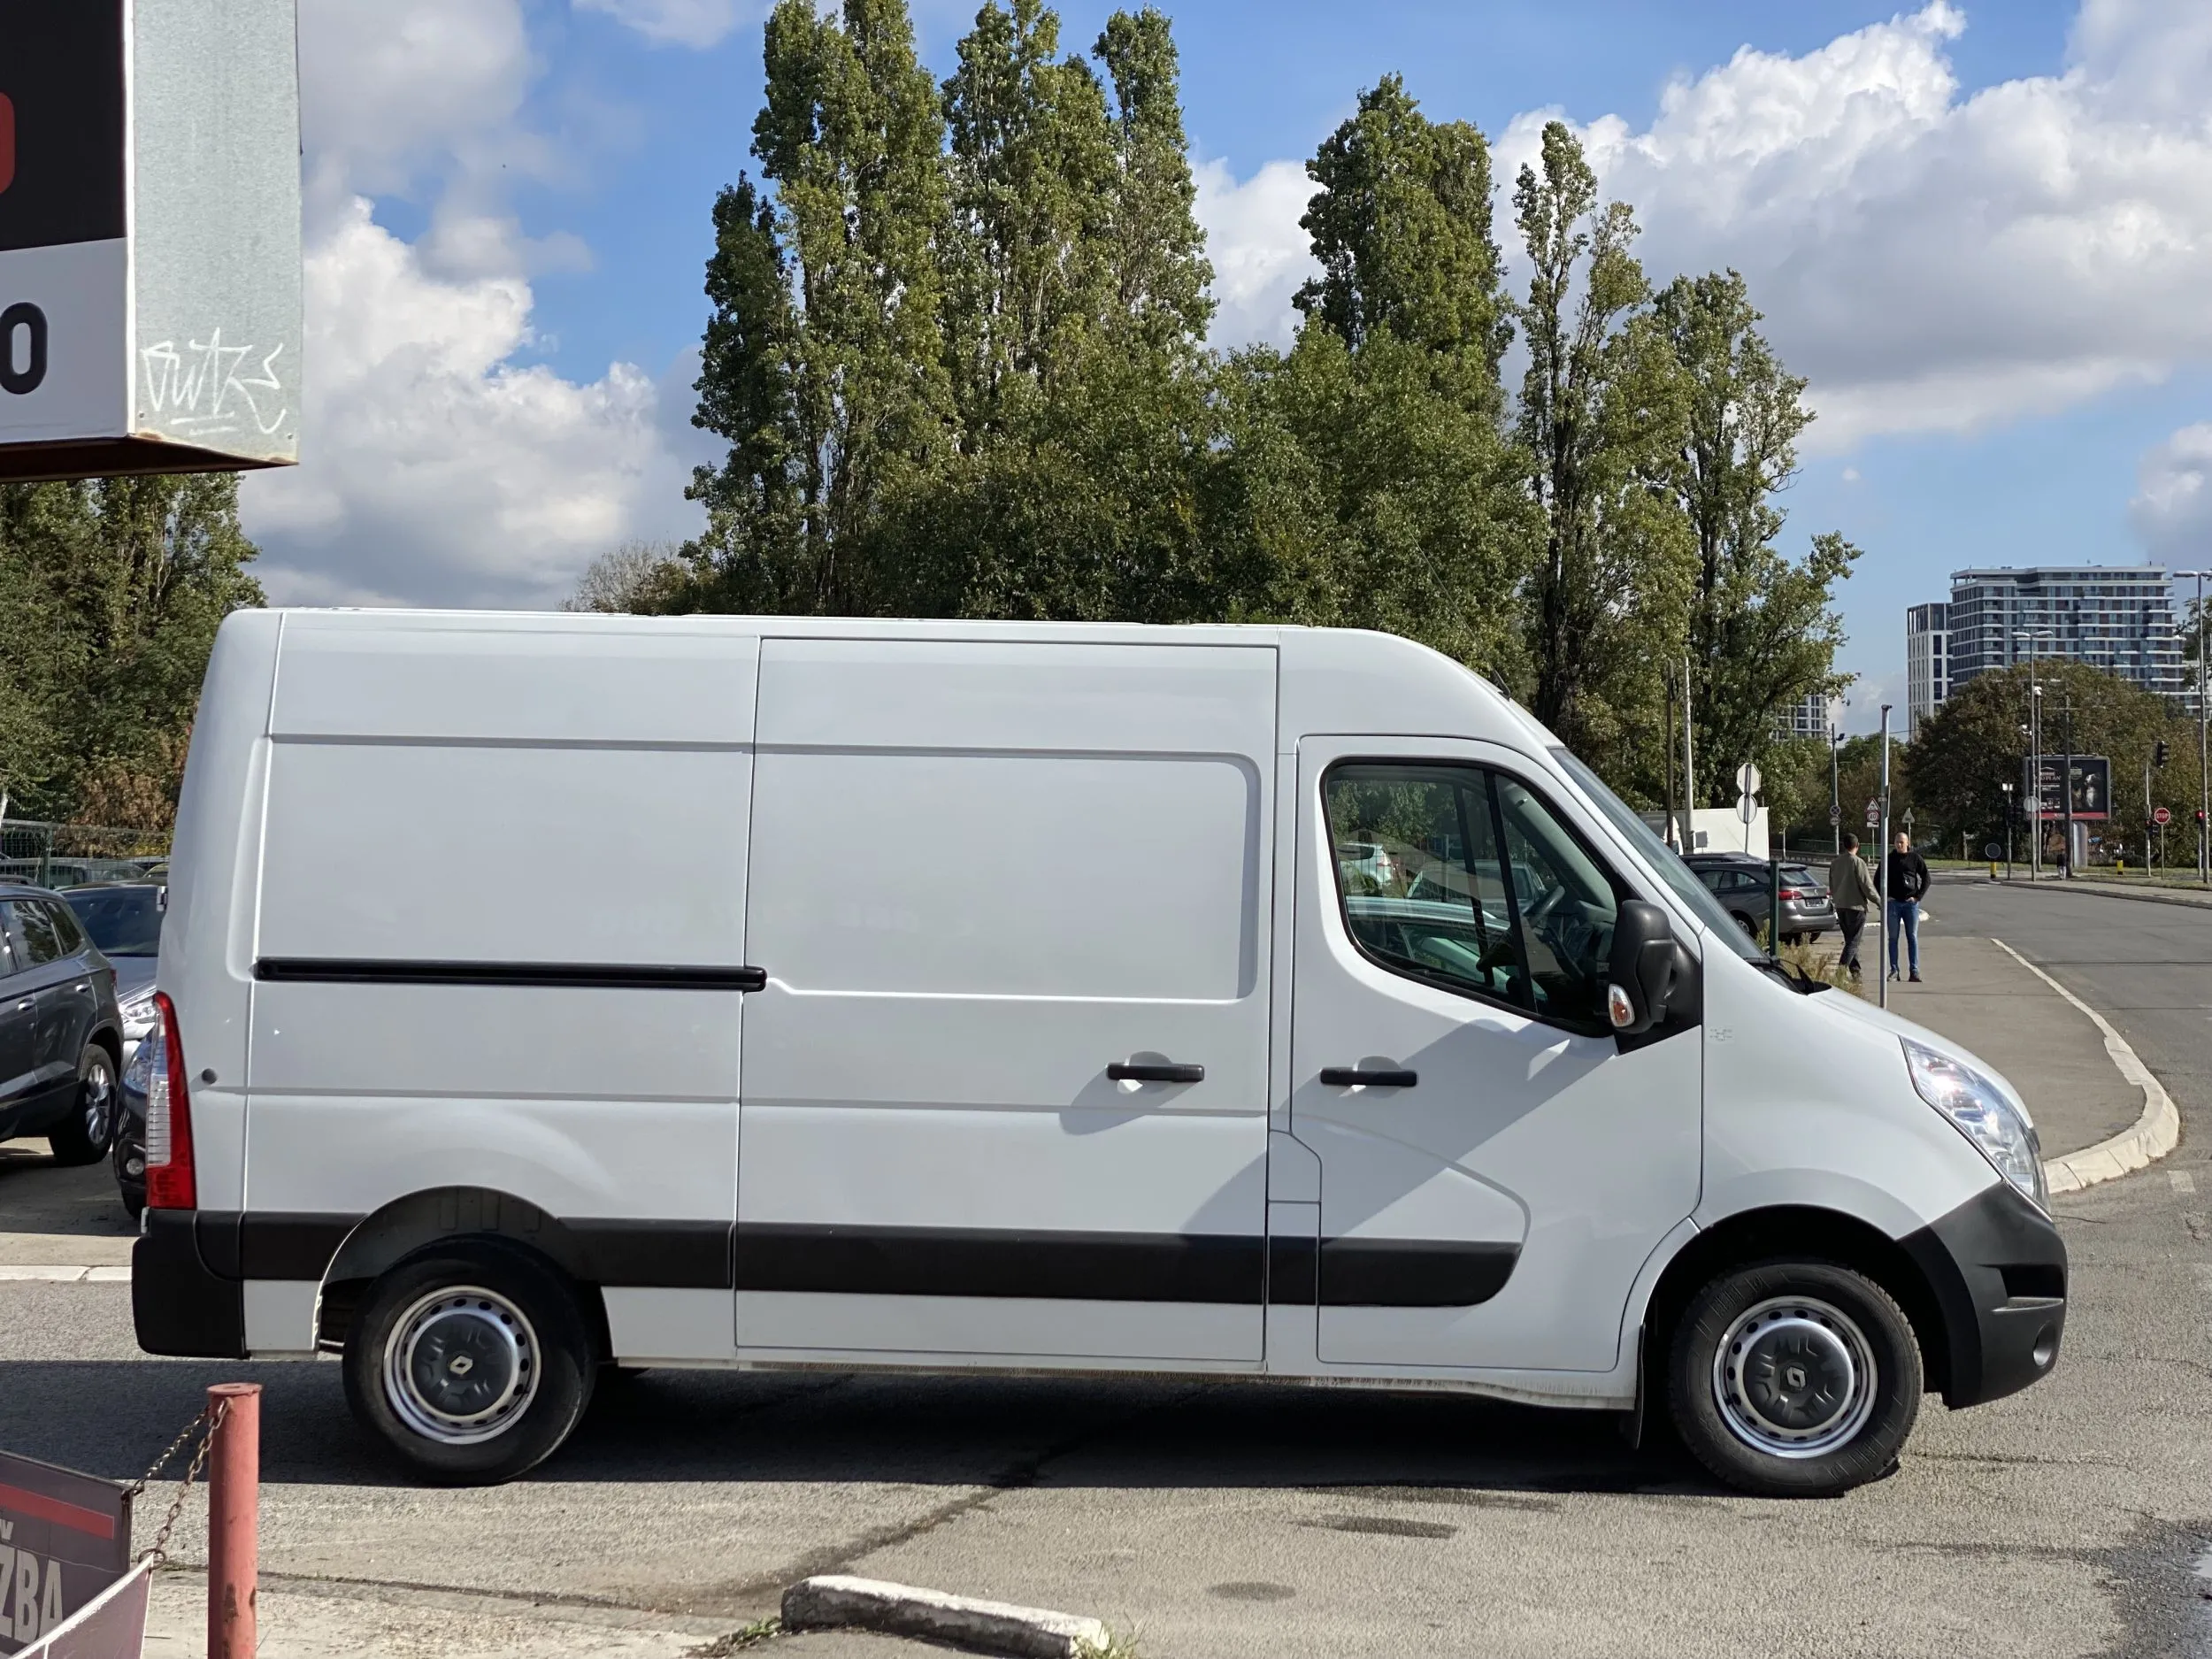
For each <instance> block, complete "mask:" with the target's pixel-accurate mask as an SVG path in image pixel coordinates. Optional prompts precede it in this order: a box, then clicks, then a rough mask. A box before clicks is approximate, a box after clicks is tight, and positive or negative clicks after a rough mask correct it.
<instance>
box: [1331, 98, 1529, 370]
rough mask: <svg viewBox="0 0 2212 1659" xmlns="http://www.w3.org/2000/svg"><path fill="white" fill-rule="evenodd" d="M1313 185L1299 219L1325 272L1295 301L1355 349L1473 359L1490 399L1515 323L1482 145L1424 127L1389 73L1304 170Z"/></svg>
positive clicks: (1472, 133)
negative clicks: (1372, 346)
mask: <svg viewBox="0 0 2212 1659" xmlns="http://www.w3.org/2000/svg"><path fill="white" fill-rule="evenodd" d="M1306 176H1307V177H1308V178H1310V179H1311V180H1313V181H1314V183H1315V184H1317V185H1318V186H1319V187H1320V188H1319V190H1318V191H1317V193H1316V195H1315V196H1314V197H1313V199H1312V201H1311V202H1310V204H1308V206H1307V209H1306V212H1305V216H1304V218H1302V219H1300V220H1299V221H1298V222H1299V224H1300V226H1301V227H1302V228H1303V229H1304V230H1305V231H1306V233H1307V234H1308V235H1309V236H1310V237H1311V239H1312V243H1313V255H1314V257H1315V258H1316V259H1317V260H1318V261H1319V262H1320V265H1321V272H1322V274H1321V275H1320V276H1318V277H1317V278H1315V279H1314V280H1311V281H1309V282H1307V283H1306V284H1305V285H1304V286H1303V287H1302V288H1300V289H1299V290H1298V293H1297V296H1296V298H1295V300H1294V303H1295V304H1296V305H1297V307H1298V309H1299V311H1301V312H1302V313H1303V314H1304V315H1305V316H1306V318H1307V319H1309V320H1310V321H1312V320H1317V321H1319V322H1321V323H1323V324H1325V326H1328V327H1329V328H1331V329H1332V330H1333V331H1334V332H1335V333H1336V334H1338V335H1339V336H1340V337H1341V338H1342V339H1343V341H1344V342H1345V343H1346V344H1348V345H1349V346H1351V347H1352V348H1354V349H1358V348H1360V347H1362V346H1363V345H1364V344H1365V343H1366V342H1367V341H1368V340H1369V339H1370V338H1371V336H1373V335H1375V334H1379V333H1381V332H1383V331H1385V330H1387V331H1388V332H1389V333H1391V334H1394V335H1396V336H1397V338H1399V339H1400V340H1402V341H1404V342H1407V343H1409V344H1411V345H1416V346H1418V347H1421V348H1422V349H1425V350H1427V351H1431V352H1434V353H1436V354H1438V356H1439V357H1440V358H1441V359H1443V360H1444V361H1445V362H1446V363H1448V364H1453V365H1456V364H1457V362H1458V360H1459V359H1460V358H1461V357H1468V358H1471V359H1472V364H1471V366H1472V368H1473V371H1474V372H1473V373H1472V374H1471V376H1469V377H1468V378H1469V381H1470V383H1471V385H1472V386H1479V387H1480V388H1483V390H1485V391H1493V390H1494V388H1495V386H1496V383H1497V373H1498V362H1499V359H1500V357H1502V356H1503V355H1504V351H1505V347H1506V342H1507V341H1508V339H1509V337H1510V335H1511V332H1512V324H1511V322H1510V320H1509V318H1508V316H1507V314H1506V313H1507V309H1508V308H1507V304H1506V303H1505V300H1504V297H1503V296H1502V291H1501V288H1500V281H1499V279H1500V261H1499V256H1498V245H1497V242H1495V241H1494V239H1493V237H1492V234H1491V212H1490V199H1491V181H1490V146H1489V144H1488V143H1487V142H1486V141H1485V140H1484V138H1483V135H1482V134H1481V133H1479V132H1478V131H1477V130H1476V129H1475V128H1474V127H1471V126H1469V125H1468V124H1467V123H1466V122H1464V121H1446V122H1436V121H1431V120H1430V119H1427V118H1426V117H1425V116H1424V115H1423V114H1422V113H1421V111H1420V106H1419V105H1418V104H1417V103H1415V101H1414V100H1413V99H1412V98H1411V97H1410V96H1408V95H1407V92H1406V89H1405V82H1404V81H1402V79H1400V78H1399V77H1398V76H1396V75H1386V76H1385V77H1383V79H1382V81H1380V82H1379V83H1378V84H1377V85H1376V86H1374V87H1373V88H1370V89H1369V90H1368V91H1365V92H1363V93H1362V94H1361V95H1360V99H1359V111H1358V112H1357V113H1356V115H1354V116H1353V117H1352V118H1351V119H1348V120H1347V121H1345V122H1344V123H1343V125H1341V126H1340V127H1338V128H1337V129H1336V131H1335V132H1334V133H1333V134H1330V135H1329V137H1328V138H1327V139H1326V140H1325V141H1324V142H1323V143H1322V145H1321V149H1320V151H1319V153H1318V154H1317V155H1316V156H1315V157H1314V158H1313V159H1312V160H1311V161H1309V162H1308V163H1307V164H1306Z"/></svg>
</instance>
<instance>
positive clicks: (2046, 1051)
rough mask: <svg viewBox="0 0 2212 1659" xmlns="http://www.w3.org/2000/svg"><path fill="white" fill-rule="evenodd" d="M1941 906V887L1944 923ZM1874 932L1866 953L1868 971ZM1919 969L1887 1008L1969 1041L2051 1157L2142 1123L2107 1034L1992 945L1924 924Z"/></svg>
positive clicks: (1933, 905)
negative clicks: (2015, 1099)
mask: <svg viewBox="0 0 2212 1659" xmlns="http://www.w3.org/2000/svg"><path fill="white" fill-rule="evenodd" d="M1942 902H1943V895H1942V892H1941V889H1940V888H1939V889H1938V890H1937V891H1935V892H1934V893H1932V894H1930V895H1929V897H1928V909H1929V910H1930V911H1931V912H1932V913H1933V914H1934V916H1935V917H1936V918H1937V920H1938V922H1939V921H1940V916H1941V911H1940V908H1939V907H1940V906H1941V904H1942ZM1871 931H1872V930H1869V933H1870V934H1871ZM1861 955H1862V957H1863V959H1864V960H1865V961H1866V964H1867V972H1869V973H1870V974H1871V973H1872V972H1873V971H1874V964H1873V961H1872V940H1871V938H1869V939H1868V941H1866V943H1865V944H1864V945H1863V946H1862V949H1861ZM1920 970H1921V972H1922V974H1923V975H1924V979H1923V982H1922V983H1921V984H1919V985H1914V984H1912V983H1910V982H1909V981H1900V982H1899V983H1897V984H1894V985H1892V986H1891V987H1889V1007H1890V1011H1891V1012H1892V1013H1893V1014H1896V1015H1898V1016H1900V1017H1901V1018H1905V1019H1909V1020H1911V1021H1913V1022H1914V1023H1915V1024H1916V1025H1925V1026H1926V1027H1927V1028H1928V1029H1929V1030H1930V1031H1932V1032H1935V1033H1938V1034H1939V1035H1941V1036H1945V1037H1948V1038H1949V1039H1950V1040H1951V1041H1954V1042H1956V1043H1962V1044H1963V1045H1964V1046H1965V1047H1966V1048H1970V1049H1971V1050H1972V1051H1973V1052H1974V1053H1975V1054H1977V1055H1978V1056H1981V1057H1982V1058H1983V1059H1985V1060H1986V1061H1988V1062H1989V1064H1991V1065H1993V1066H1994V1067H1996V1068H1997V1070H1998V1071H2001V1072H2002V1073H2003V1074H2004V1076H2005V1079H2006V1080H2007V1081H2008V1082H2009V1083H2011V1084H2012V1086H2013V1087H2015V1088H2016V1089H2018V1090H2019V1091H2020V1095H2021V1098H2022V1099H2023V1100H2024V1101H2026V1102H2027V1103H2028V1110H2029V1111H2031V1112H2032V1113H2033V1114H2034V1116H2035V1127H2036V1133H2038V1134H2039V1136H2041V1137H2042V1141H2043V1156H2045V1157H2047V1158H2050V1157H2062V1156H2065V1155H2066V1154H2068V1153H2070V1152H2078V1151H2080V1150H2081V1149H2082V1148H2085V1147H2091V1146H2094V1145H2096V1144H2097V1143H2098V1142H2099V1141H2103V1140H2106V1139H2108V1137H2110V1136H2113V1135H2116V1134H2118V1133H2120V1132H2121V1131H2122V1130H2124V1129H2126V1128H2127V1127H2128V1126H2129V1125H2131V1124H2133V1123H2134V1122H2135V1120H2136V1119H2137V1118H2139V1117H2140V1116H2141V1114H2142V1110H2143V1096H2142V1093H2141V1091H2140V1090H2139V1089H2137V1088H2136V1087H2134V1086H2133V1085H2132V1084H2131V1083H2130V1082H2128V1080H2127V1079H2124V1078H2123V1077H2122V1076H2121V1075H2120V1073H2119V1071H2118V1070H2117V1069H2116V1068H2115V1066H2114V1065H2113V1064H2112V1057H2111V1056H2109V1055H2108V1054H2107V1053H2106V1052H2105V1046H2104V1036H2103V1033H2101V1032H2099V1031H2098V1029H2097V1028H2096V1026H2095V1025H2093V1024H2091V1023H2090V1020H2089V1018H2088V1017H2087V1016H2086V1015H2085V1014H2083V1013H2082V1012H2081V1011H2080V1010H2078V1009H2077V1008H2075V1007H2074V1006H2073V1005H2072V1004H2071V1003H2070V1002H2067V1001H2066V999H2065V998H2063V997H2062V996H2060V995H2058V994H2057V993H2055V991H2053V990H2052V989H2051V987H2049V986H2047V985H2046V984H2044V983H2043V981H2042V980H2040V979H2038V978H2036V976H2035V975H2034V974H2032V973H2031V972H2028V970H2027V969H2025V968H2024V967H2022V966H2021V965H2020V964H2019V963H2017V962H2016V961H2015V960H2014V959H2013V958H2012V957H2011V956H2008V955H2007V954H2006V953H2005V952H2004V951H2003V950H2002V949H2000V948H1999V947H1998V946H1997V945H1996V944H1995V943H1993V941H1989V940H1986V939H1972V938H1966V937H1963V936H1961V935H1959V934H1955V933H1942V932H1939V931H1932V930H1931V929H1930V927H1929V926H1927V925H1926V924H1924V925H1923V926H1922V929H1921V934H1920ZM1869 988H1870V989H1871V987H1869Z"/></svg>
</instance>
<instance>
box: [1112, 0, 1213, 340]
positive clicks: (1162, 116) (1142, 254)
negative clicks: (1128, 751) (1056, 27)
mask: <svg viewBox="0 0 2212 1659" xmlns="http://www.w3.org/2000/svg"><path fill="white" fill-rule="evenodd" d="M1091 50H1092V54H1093V55H1094V57H1095V58H1097V59H1098V60H1099V62H1100V63H1101V64H1102V65H1103V66H1104V68H1105V71H1106V78H1107V80H1108V81H1109V82H1110V84H1111V86H1112V88H1113V93H1114V120H1113V149H1114V182H1113V186H1112V188H1111V189H1110V190H1109V191H1108V193H1107V196H1106V210H1107V219H1106V239H1107V244H1108V250H1109V251H1108V267H1109V270H1110V273H1111V277H1112V283H1111V304H1110V307H1109V309H1108V311H1107V315H1106V319H1105V320H1106V326H1107V328H1108V330H1109V331H1110V332H1112V333H1125V334H1129V335H1132V336H1133V337H1134V339H1135V340H1136V341H1138V342H1141V343H1143V344H1144V345H1146V346H1148V347H1149V348H1150V349H1152V350H1153V351H1155V352H1158V353H1162V354H1164V355H1166V356H1169V357H1173V358H1176V359H1179V361H1180V362H1181V364H1182V365H1185V366H1187V365H1189V364H1190V363H1191V362H1192V361H1194V359H1195V358H1196V357H1197V355H1198V353H1199V351H1200V350H1201V349H1202V342H1203V341H1204V339H1205V336H1206V328H1207V325H1208V324H1210V322H1211V321H1212V320H1213V314H1214V302H1213V298H1212V296H1210V294H1208V292H1207V291H1206V290H1207V288H1208V286H1209V285H1210V283H1211V282H1212V281H1213V266H1212V265H1209V264H1208V263H1207V261H1206V234H1205V232H1203V231H1202V230H1201V229H1200V228H1199V227H1198V216H1197V205H1198V186H1197V182H1196V180H1194V179H1193V178H1192V177H1191V170H1190V146H1189V142H1188V141H1187V139H1186V138H1185V136H1184V133H1183V92H1182V66H1181V60H1180V58H1179V55H1178V53H1177V51H1176V50H1175V36H1174V33H1173V30H1172V29H1171V27H1170V25H1169V23H1168V19H1167V17H1166V14H1165V13H1164V12H1159V11H1157V10H1156V9H1155V8H1153V7H1151V6H1146V7H1145V8H1144V9H1143V10H1142V11H1140V12H1115V13H1114V14H1113V16H1111V17H1110V18H1109V19H1107V20H1106V27H1105V28H1104V29H1103V30H1102V32H1101V33H1100V35H1099V37H1098V41H1097V42H1096V44H1095V45H1094V46H1093V47H1092V49H1091Z"/></svg>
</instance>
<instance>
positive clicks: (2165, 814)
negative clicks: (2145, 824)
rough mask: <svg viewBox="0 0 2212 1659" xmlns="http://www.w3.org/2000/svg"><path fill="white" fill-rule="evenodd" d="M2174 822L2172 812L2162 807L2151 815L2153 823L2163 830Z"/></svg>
mask: <svg viewBox="0 0 2212 1659" xmlns="http://www.w3.org/2000/svg"><path fill="white" fill-rule="evenodd" d="M2173 821H2174V815H2173V814H2172V813H2171V812H2169V811H2168V810H2166V809H2165V808H2164V807H2160V808H2159V809H2158V810H2156V811H2154V812H2153V813H2152V814H2151V822H2152V823H2154V824H2155V825H2157V826H2159V827H2160V828H2161V829H2163V828H2164V827H2165V826H2167V825H2169V824H2170V823H2172V822H2173Z"/></svg>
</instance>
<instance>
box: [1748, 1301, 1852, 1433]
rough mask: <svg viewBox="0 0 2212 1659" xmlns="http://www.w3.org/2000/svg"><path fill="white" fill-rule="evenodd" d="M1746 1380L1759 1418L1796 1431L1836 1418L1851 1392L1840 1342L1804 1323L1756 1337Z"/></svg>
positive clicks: (1845, 1360)
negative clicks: (1821, 1334)
mask: <svg viewBox="0 0 2212 1659" xmlns="http://www.w3.org/2000/svg"><path fill="white" fill-rule="evenodd" d="M1743 1379H1744V1392H1745V1393H1746V1394H1748V1395H1749V1396H1750V1400H1751V1403H1752V1406H1753V1407H1754V1409H1756V1410H1757V1412H1758V1413H1759V1415H1760V1416H1761V1417H1764V1418H1765V1419H1766V1420H1767V1421H1768V1422H1770V1423H1771V1424H1773V1425H1776V1426H1777V1427H1778V1428H1783V1429H1787V1430H1792V1431H1797V1432H1802V1431H1804V1430H1808V1429H1816V1428H1819V1427H1821V1426H1822V1425H1824V1424H1827V1423H1831V1422H1832V1421H1834V1420H1835V1418H1836V1417H1838V1416H1839V1415H1840V1414H1841V1413H1842V1411H1843V1409H1844V1408H1845V1406H1846V1404H1847V1402H1849V1400H1850V1397H1851V1384H1852V1377H1851V1366H1850V1362H1849V1361H1848V1360H1847V1358H1846V1357H1845V1356H1844V1355H1843V1353H1842V1351H1841V1349H1840V1348H1839V1345H1838V1344H1837V1343H1836V1342H1835V1341H1834V1340H1825V1341H1824V1340H1820V1338H1819V1337H1818V1336H1817V1335H1816V1334H1815V1333H1812V1332H1809V1331H1808V1330H1807V1329H1805V1328H1804V1327H1803V1326H1801V1325H1798V1326H1791V1325H1783V1326H1780V1327H1778V1328H1775V1329H1771V1330H1769V1331H1767V1332H1765V1333H1763V1334H1762V1335H1761V1336H1760V1337H1759V1338H1758V1339H1757V1340H1755V1341H1754V1342H1753V1343H1752V1345H1751V1352H1750V1353H1749V1354H1748V1355H1747V1356H1745V1361H1744V1368H1743Z"/></svg>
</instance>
